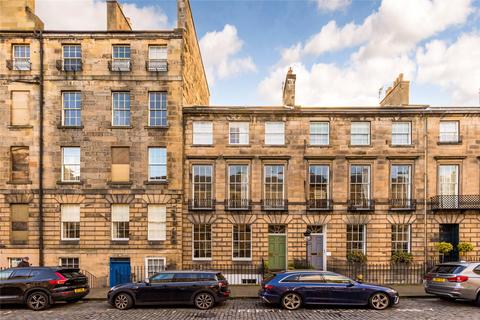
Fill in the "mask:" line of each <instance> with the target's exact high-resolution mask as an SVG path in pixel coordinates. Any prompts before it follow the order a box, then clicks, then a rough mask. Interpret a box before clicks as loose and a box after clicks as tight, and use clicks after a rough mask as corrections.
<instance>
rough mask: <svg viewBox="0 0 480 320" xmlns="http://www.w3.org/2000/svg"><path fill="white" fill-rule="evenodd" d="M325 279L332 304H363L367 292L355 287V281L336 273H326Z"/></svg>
mask: <svg viewBox="0 0 480 320" xmlns="http://www.w3.org/2000/svg"><path fill="white" fill-rule="evenodd" d="M323 278H324V281H325V285H326V286H327V288H328V300H329V303H331V304H337V303H338V304H362V303H364V302H365V301H364V300H365V297H364V296H365V294H364V293H365V292H364V291H365V290H366V289H364V288H361V287H360V286H356V285H355V281H353V280H352V279H350V278H347V277H345V276H342V275H339V274H335V273H324V274H323Z"/></svg>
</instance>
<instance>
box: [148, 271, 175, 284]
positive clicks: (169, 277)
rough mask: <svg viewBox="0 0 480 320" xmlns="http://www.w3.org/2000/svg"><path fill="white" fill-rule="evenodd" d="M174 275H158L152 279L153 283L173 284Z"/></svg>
mask: <svg viewBox="0 0 480 320" xmlns="http://www.w3.org/2000/svg"><path fill="white" fill-rule="evenodd" d="M173 275H174V274H173V273H158V274H156V275H154V276H153V277H151V278H150V282H152V283H162V282H172V280H173Z"/></svg>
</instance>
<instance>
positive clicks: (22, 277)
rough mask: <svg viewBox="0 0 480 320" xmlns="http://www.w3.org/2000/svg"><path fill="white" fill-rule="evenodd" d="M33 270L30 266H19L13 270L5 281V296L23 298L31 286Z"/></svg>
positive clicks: (19, 299)
mask: <svg viewBox="0 0 480 320" xmlns="http://www.w3.org/2000/svg"><path fill="white" fill-rule="evenodd" d="M30 273H31V270H30V269H29V268H17V269H14V270H13V273H12V274H11V275H10V277H9V278H8V280H7V281H6V282H5V283H4V287H3V291H4V292H5V296H7V297H9V299H12V300H18V301H21V300H23V293H24V292H25V291H26V290H27V289H28V288H29V286H30V283H31V282H32V281H31V279H30Z"/></svg>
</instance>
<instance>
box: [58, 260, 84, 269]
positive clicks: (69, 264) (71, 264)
mask: <svg viewBox="0 0 480 320" xmlns="http://www.w3.org/2000/svg"><path fill="white" fill-rule="evenodd" d="M59 265H60V267H62V268H79V267H80V259H78V258H77V257H62V258H60V261H59Z"/></svg>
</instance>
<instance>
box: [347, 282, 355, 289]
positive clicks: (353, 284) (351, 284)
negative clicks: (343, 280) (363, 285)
mask: <svg viewBox="0 0 480 320" xmlns="http://www.w3.org/2000/svg"><path fill="white" fill-rule="evenodd" d="M353 286H355V283H353V282H350V283H348V284H347V288H351V287H353Z"/></svg>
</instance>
